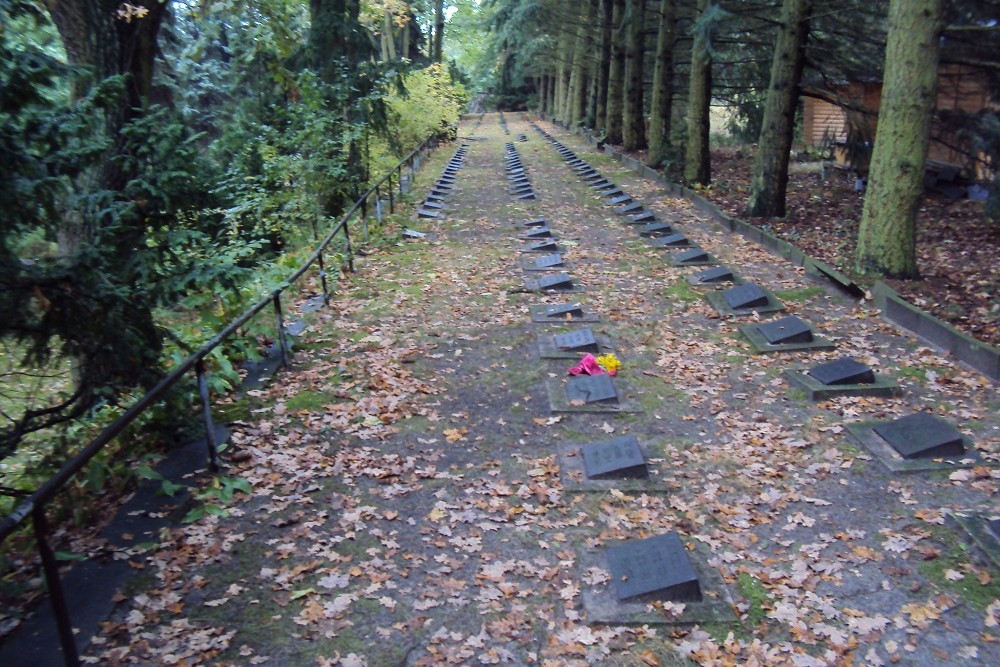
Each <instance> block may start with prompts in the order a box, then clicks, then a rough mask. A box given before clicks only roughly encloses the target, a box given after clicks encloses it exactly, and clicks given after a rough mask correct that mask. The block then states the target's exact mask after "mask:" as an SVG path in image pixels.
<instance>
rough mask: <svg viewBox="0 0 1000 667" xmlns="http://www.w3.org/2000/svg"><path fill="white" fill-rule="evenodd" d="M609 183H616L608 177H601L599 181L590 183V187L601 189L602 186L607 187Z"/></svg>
mask: <svg viewBox="0 0 1000 667" xmlns="http://www.w3.org/2000/svg"><path fill="white" fill-rule="evenodd" d="M609 185H614V183H612V182H611V181H609V180H608V179H606V178H602V179H600V180H598V181H593V182H592V183H591V184H590V187H592V188H594V189H595V190H600V189H601V188H604V187H607V186H609Z"/></svg>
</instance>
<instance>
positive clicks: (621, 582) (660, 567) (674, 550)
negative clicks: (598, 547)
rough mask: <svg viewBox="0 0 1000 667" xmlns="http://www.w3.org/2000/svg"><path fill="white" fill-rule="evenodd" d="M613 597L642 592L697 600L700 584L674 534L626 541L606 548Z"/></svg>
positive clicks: (641, 594)
mask: <svg viewBox="0 0 1000 667" xmlns="http://www.w3.org/2000/svg"><path fill="white" fill-rule="evenodd" d="M605 554H606V556H607V559H608V566H609V568H610V570H611V578H612V581H613V582H614V591H615V597H616V598H618V600H628V599H631V598H636V597H639V596H643V595H648V596H650V597H656V598H660V599H666V600H670V601H672V602H698V601H700V600H701V585H700V584H699V582H698V575H697V574H695V571H694V567H693V566H692V565H691V560H690V559H689V558H688V555H687V550H686V549H685V548H684V545H683V544H682V543H681V538H680V537H679V536H678V535H677V533H673V532H671V533H664V534H663V535H655V536H653V537H648V538H646V539H644V540H628V541H625V542H622V543H620V544H614V545H610V546H608V547H606V548H605Z"/></svg>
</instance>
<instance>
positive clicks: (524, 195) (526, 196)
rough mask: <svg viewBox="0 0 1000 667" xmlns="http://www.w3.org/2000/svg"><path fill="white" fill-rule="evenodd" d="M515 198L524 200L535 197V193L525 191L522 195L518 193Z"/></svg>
mask: <svg viewBox="0 0 1000 667" xmlns="http://www.w3.org/2000/svg"><path fill="white" fill-rule="evenodd" d="M517 198H518V199H525V200H526V199H535V198H536V197H535V193H534V192H527V193H525V194H523V195H518V197H517Z"/></svg>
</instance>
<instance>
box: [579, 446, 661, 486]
mask: <svg viewBox="0 0 1000 667" xmlns="http://www.w3.org/2000/svg"><path fill="white" fill-rule="evenodd" d="M581 452H582V454H583V470H584V474H586V475H587V479H646V478H647V477H648V476H649V471H648V470H647V469H646V459H645V458H644V457H643V455H642V449H640V448H639V441H638V440H636V437H635V436H634V435H623V436H621V437H619V438H613V439H611V440H604V441H603V442H591V443H588V444H586V445H584V446H583V447H582V448H581Z"/></svg>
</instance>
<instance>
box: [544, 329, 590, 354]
mask: <svg viewBox="0 0 1000 667" xmlns="http://www.w3.org/2000/svg"><path fill="white" fill-rule="evenodd" d="M552 344H553V345H554V346H555V347H556V348H558V349H560V350H572V351H579V352H596V351H597V339H596V338H594V332H593V331H591V330H590V329H580V330H579V331H571V332H569V333H564V334H556V335H555V336H553V337H552Z"/></svg>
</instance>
